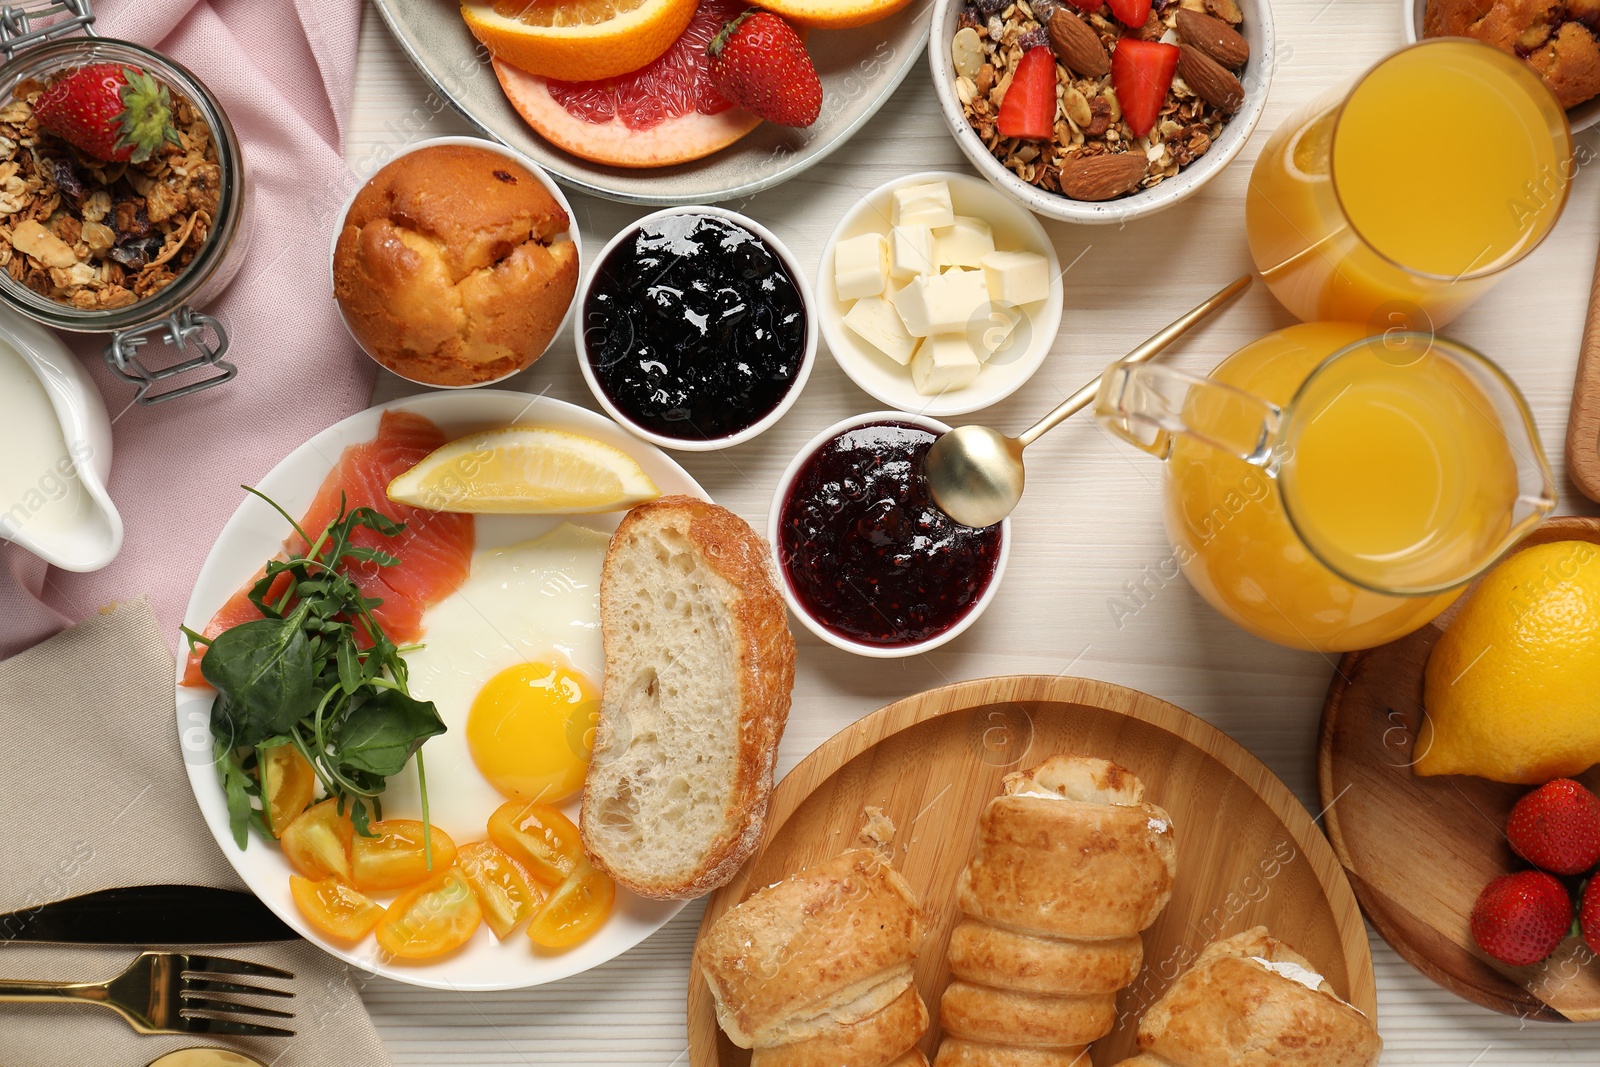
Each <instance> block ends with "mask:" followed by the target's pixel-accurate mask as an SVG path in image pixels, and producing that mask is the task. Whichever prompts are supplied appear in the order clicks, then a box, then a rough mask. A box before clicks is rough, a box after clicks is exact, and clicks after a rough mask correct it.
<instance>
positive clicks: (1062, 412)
mask: <svg viewBox="0 0 1600 1067" xmlns="http://www.w3.org/2000/svg"><path fill="white" fill-rule="evenodd" d="M1251 280H1252V279H1251V277H1250V275H1248V274H1246V275H1245V276H1244V277H1242V278H1239V279H1238V280H1236V281H1235V282H1233V283H1232V284H1231V285H1229V286H1228V287H1227V288H1225V289H1223V290H1221V291H1220V292H1218V293H1215V294H1213V295H1212V296H1211V297H1209V298H1208V299H1206V300H1205V301H1204V302H1203V303H1201V304H1200V305H1199V306H1198V307H1196V308H1194V309H1193V310H1192V311H1190V312H1188V313H1187V314H1185V315H1182V316H1181V317H1179V318H1178V319H1177V320H1176V321H1174V322H1172V323H1170V324H1169V325H1167V326H1166V327H1164V328H1163V329H1162V330H1161V331H1160V332H1159V333H1157V334H1156V335H1155V336H1153V337H1151V338H1150V339H1149V340H1148V341H1146V342H1145V343H1144V344H1142V345H1140V346H1139V347H1138V348H1135V349H1134V350H1133V351H1132V352H1129V353H1128V354H1127V355H1126V356H1124V357H1123V361H1124V362H1127V363H1143V362H1145V361H1146V360H1149V359H1152V358H1154V357H1155V355H1156V354H1157V353H1158V352H1160V351H1161V350H1162V349H1164V348H1166V347H1167V346H1168V345H1170V344H1171V343H1172V342H1174V341H1176V340H1177V339H1178V338H1180V337H1182V336H1183V335H1184V334H1186V333H1188V332H1189V330H1190V328H1191V327H1193V326H1194V325H1195V324H1196V323H1198V322H1201V321H1203V320H1205V319H1207V318H1210V317H1211V315H1212V314H1213V313H1215V312H1216V311H1217V310H1218V309H1220V308H1221V307H1222V306H1223V305H1224V304H1226V303H1227V302H1228V301H1230V300H1232V299H1233V298H1234V297H1236V296H1238V295H1239V294H1240V293H1242V292H1244V291H1245V290H1246V289H1248V288H1250V282H1251ZM1099 390H1100V379H1098V378H1096V379H1095V380H1094V381H1092V382H1090V383H1089V384H1088V385H1086V386H1084V387H1083V388H1082V389H1079V390H1078V391H1077V392H1076V393H1073V394H1072V395H1071V396H1069V397H1067V399H1066V401H1065V402H1063V403H1062V404H1061V406H1060V407H1058V408H1056V409H1055V410H1054V411H1052V412H1050V414H1048V415H1046V416H1045V417H1044V418H1042V419H1040V420H1039V421H1038V422H1036V423H1034V424H1033V425H1032V426H1030V427H1028V428H1027V429H1026V430H1023V431H1022V432H1021V433H1020V434H1018V435H1017V436H1015V437H1007V436H1006V435H1005V434H1003V433H1001V432H1000V431H999V430H995V429H991V428H990V427H988V426H978V425H968V426H957V427H956V428H955V429H953V430H951V431H950V432H949V433H947V434H942V435H941V436H940V437H939V439H938V440H937V441H935V442H934V443H933V447H932V448H931V449H929V450H928V458H927V460H926V461H925V463H924V467H923V470H924V472H925V473H926V475H927V478H928V491H929V492H930V493H931V494H932V495H933V502H934V503H935V504H938V505H939V508H940V510H941V511H943V512H944V513H945V514H946V515H949V516H950V517H951V518H952V519H955V520H956V521H957V522H959V523H963V524H965V525H967V526H976V527H983V526H993V525H994V524H995V523H997V522H999V521H1000V520H1001V519H1003V518H1005V517H1006V516H1007V515H1009V514H1011V510H1012V509H1013V508H1015V507H1016V506H1017V501H1019V500H1021V499H1022V483H1023V469H1022V450H1023V449H1024V448H1027V447H1028V446H1029V445H1031V444H1033V443H1034V442H1035V441H1037V440H1038V439H1039V438H1041V437H1043V436H1044V435H1045V434H1046V433H1048V432H1049V431H1051V430H1053V429H1055V428H1056V427H1057V426H1059V425H1060V424H1061V423H1062V422H1063V421H1064V420H1065V419H1066V418H1067V416H1069V415H1072V414H1075V413H1077V412H1079V411H1081V410H1083V409H1084V408H1086V407H1088V406H1089V405H1090V404H1092V403H1093V402H1094V397H1095V394H1096V393H1097V392H1099Z"/></svg>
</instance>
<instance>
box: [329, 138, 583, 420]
mask: <svg viewBox="0 0 1600 1067" xmlns="http://www.w3.org/2000/svg"><path fill="white" fill-rule="evenodd" d="M440 145H462V146H465V147H467V148H482V149H485V150H486V151H489V152H496V153H498V154H500V155H502V156H505V157H506V158H507V159H509V160H511V161H512V162H513V163H516V164H518V165H519V166H522V167H525V168H527V170H528V172H529V173H530V174H532V175H533V176H534V177H535V178H538V179H539V184H540V185H542V186H544V187H545V190H546V191H547V192H548V193H549V194H550V195H551V196H553V197H555V201H556V203H558V204H560V205H561V210H562V211H565V212H566V213H567V222H568V225H567V228H566V229H565V230H563V231H562V232H561V233H559V234H556V235H555V236H557V237H563V238H565V239H566V240H568V241H571V242H572V247H573V248H575V249H577V252H578V277H580V278H582V277H583V267H584V263H585V262H587V261H586V260H585V259H584V255H583V238H582V237H581V236H580V235H579V234H578V220H577V219H576V218H574V217H573V214H572V203H571V202H570V201H569V200H568V199H567V194H566V193H563V192H562V191H561V187H560V186H559V185H557V184H556V183H555V181H554V179H552V178H551V177H550V175H549V174H548V173H547V172H546V171H545V169H544V168H543V167H541V166H539V164H537V163H535V162H534V161H533V160H532V159H530V158H528V157H527V156H525V155H523V154H522V153H521V152H518V151H516V150H515V149H511V148H507V147H506V146H505V145H503V144H501V143H500V142H498V141H486V140H484V139H483V138H482V137H434V138H430V139H429V140H426V141H418V142H417V143H416V144H409V145H406V146H405V147H404V148H402V149H400V151H398V152H396V153H395V155H394V159H390V160H389V161H388V162H386V163H385V164H384V166H385V167H387V166H388V165H389V164H390V163H393V162H394V160H395V159H399V158H400V157H401V156H409V155H410V154H411V153H413V152H420V151H422V150H423V149H424V148H437V147H438V146H440ZM382 169H383V168H382V167H380V168H379V170H382ZM374 174H376V172H374ZM371 180H372V179H371V178H370V177H369V178H368V179H367V181H371ZM366 185H367V182H365V181H363V182H360V183H358V184H357V185H356V187H355V188H354V189H352V190H350V195H349V196H347V197H345V200H344V206H343V207H342V208H340V209H339V215H338V217H337V218H336V219H334V222H333V232H332V233H331V234H330V235H329V237H328V284H329V286H332V285H333V251H334V249H335V248H336V247H337V246H338V244H339V234H340V233H341V232H343V230H344V220H345V216H347V215H349V214H350V205H351V204H353V203H355V201H356V197H357V196H358V195H359V194H360V192H361V190H362V189H364V188H366ZM335 303H337V301H335ZM577 304H578V299H577V297H576V296H574V297H573V300H572V302H571V303H569V304H568V305H567V313H566V314H565V315H563V316H562V318H561V324H560V325H559V326H557V327H556V329H555V332H554V333H552V334H551V335H550V342H549V343H548V344H546V345H545V346H544V348H542V349H540V350H539V355H537V356H534V357H533V359H532V360H529V366H531V365H532V364H533V363H534V362H536V361H537V360H538V359H539V358H540V357H541V356H543V355H544V354H545V352H547V351H549V350H550V344H553V343H555V339H556V338H557V337H560V336H561V334H562V332H563V331H564V330H565V329H566V328H567V323H568V322H571V321H572V309H573V308H574V307H576V306H577ZM339 321H341V322H343V323H344V328H345V331H346V332H347V333H349V334H350V339H351V340H352V341H354V342H355V343H356V344H357V345H358V346H360V348H361V351H363V352H365V353H366V354H367V355H368V356H369V357H371V358H372V361H373V362H374V363H377V364H378V366H380V367H383V368H384V369H385V370H387V371H389V372H390V373H392V374H396V375H399V377H401V378H405V379H406V381H408V382H416V383H417V384H418V385H426V386H427V387H428V388H429V389H479V388H482V387H483V386H485V385H494V384H495V383H496V382H503V381H505V380H506V379H507V378H509V377H511V375H513V374H521V373H522V372H523V371H525V370H527V369H528V368H527V367H519V368H517V369H516V370H514V371H512V372H511V374H503V375H501V376H500V377H498V378H492V379H490V380H489V381H486V382H475V383H473V384H472V385H439V384H437V383H435V382H429V381H424V380H423V379H421V378H412V377H409V376H408V375H404V374H400V372H399V371H397V370H394V368H392V367H388V366H385V365H384V364H383V363H382V362H381V361H380V360H378V358H377V357H376V356H373V355H372V351H371V349H369V348H367V346H366V345H365V344H363V343H362V341H361V338H359V337H357V336H356V332H355V331H354V330H352V329H351V328H350V320H349V319H348V318H346V317H345V313H344V308H343V307H340V308H339Z"/></svg>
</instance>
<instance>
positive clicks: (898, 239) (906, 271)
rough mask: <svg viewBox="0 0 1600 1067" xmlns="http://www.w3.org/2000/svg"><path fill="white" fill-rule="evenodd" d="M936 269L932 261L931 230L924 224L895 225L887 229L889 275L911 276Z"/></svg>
mask: <svg viewBox="0 0 1600 1067" xmlns="http://www.w3.org/2000/svg"><path fill="white" fill-rule="evenodd" d="M936 270H938V268H937V267H935V266H934V262H933V231H932V230H930V229H928V228H927V227H926V226H895V227H893V228H892V229H890V230H889V276H890V277H891V278H913V277H916V276H917V275H918V274H932V273H934V271H936Z"/></svg>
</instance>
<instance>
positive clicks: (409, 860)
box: [351, 819, 456, 893]
mask: <svg viewBox="0 0 1600 1067" xmlns="http://www.w3.org/2000/svg"><path fill="white" fill-rule="evenodd" d="M422 829H423V827H422V823H421V822H419V821H418V820H416V819H380V820H378V821H377V822H375V823H371V824H369V825H368V826H367V830H368V831H369V832H370V833H372V834H373V835H374V836H372V837H363V836H362V835H360V834H357V835H356V836H355V841H354V844H353V847H352V849H351V863H352V870H353V871H354V875H353V877H352V882H353V883H354V885H355V887H356V888H357V889H360V890H362V891H363V892H366V893H381V892H383V891H384V890H386V889H409V888H411V887H412V886H414V885H416V884H418V883H419V882H423V881H426V880H427V878H428V876H429V875H431V874H436V873H438V872H439V871H442V870H444V869H445V868H446V867H449V866H450V865H451V864H453V863H455V861H456V843H455V842H454V841H452V840H450V835H449V834H447V833H445V832H444V831H443V830H441V829H439V828H438V827H437V826H435V827H433V828H432V829H433V863H432V864H431V865H430V864H429V863H428V858H427V855H426V854H425V852H424V850H423V839H422Z"/></svg>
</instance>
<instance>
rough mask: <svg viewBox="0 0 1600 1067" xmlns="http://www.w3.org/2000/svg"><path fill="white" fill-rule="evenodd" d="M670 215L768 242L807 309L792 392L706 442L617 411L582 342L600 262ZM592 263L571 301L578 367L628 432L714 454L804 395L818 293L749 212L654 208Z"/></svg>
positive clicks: (761, 428) (813, 353)
mask: <svg viewBox="0 0 1600 1067" xmlns="http://www.w3.org/2000/svg"><path fill="white" fill-rule="evenodd" d="M672 215H713V216H715V217H717V218H720V219H727V220H728V221H729V222H731V223H733V224H734V225H736V226H742V227H744V228H745V229H747V230H749V231H750V232H751V233H753V234H755V235H756V236H757V237H759V238H761V239H762V240H763V241H765V242H766V244H767V247H768V248H770V249H772V252H773V254H774V255H776V256H777V257H778V258H779V259H780V260H782V261H783V265H784V266H785V267H787V268H788V270H789V277H790V278H792V279H794V285H795V289H796V290H797V291H798V292H799V294H800V306H801V307H802V308H803V309H805V316H806V350H805V354H804V355H802V356H801V357H800V369H799V371H797V372H796V373H795V376H794V381H792V382H790V383H789V391H788V392H787V393H785V394H784V396H783V399H782V400H780V401H779V402H778V406H777V407H775V408H773V409H772V410H771V411H770V412H768V413H767V414H766V415H765V416H764V417H763V418H762V419H761V420H760V421H759V422H756V423H753V424H751V425H750V426H747V427H745V428H744V429H743V430H740V431H739V432H738V433H735V434H729V435H728V436H726V437H713V438H710V439H708V440H699V439H697V438H684V437H668V436H666V435H665V434H659V433H656V432H655V431H654V430H650V429H647V428H646V427H644V426H641V425H639V424H638V423H637V422H635V421H633V419H631V418H629V417H628V414H627V412H625V411H622V410H620V409H618V407H617V406H616V405H615V404H613V403H612V402H611V398H610V397H608V396H607V395H606V391H605V390H604V389H602V388H601V387H600V379H599V378H597V377H595V373H594V367H592V366H591V365H590V363H589V346H588V344H587V343H586V342H585V340H584V333H585V331H584V326H583V308H584V306H585V305H586V304H587V303H588V300H589V289H590V288H591V287H592V286H593V284H594V275H595V272H596V271H597V270H599V268H600V266H601V264H603V263H605V261H606V259H607V258H608V257H609V256H610V255H611V252H612V250H613V249H614V248H616V247H617V246H618V245H620V244H621V243H622V242H623V241H624V240H626V239H628V238H630V237H632V236H633V235H634V234H635V233H637V232H638V231H639V228H640V227H642V226H645V225H647V224H648V223H651V222H654V221H655V220H656V219H661V218H667V217H669V216H672ZM594 264H595V270H591V271H590V272H589V273H588V275H587V276H585V277H584V279H583V281H582V282H581V283H580V284H579V285H578V296H577V299H575V300H574V301H573V304H574V305H575V306H576V307H577V308H578V312H577V323H576V325H575V326H574V327H573V340H574V341H575V342H576V344H577V347H578V369H579V370H580V371H582V372H583V380H584V381H585V382H587V383H588V384H589V391H590V392H591V393H593V394H594V399H595V402H596V403H598V404H599V405H600V406H601V407H602V408H604V409H605V412H606V414H608V415H610V416H611V417H612V418H613V419H616V420H617V422H619V423H621V424H622V425H623V426H624V427H626V428H627V430H628V432H629V433H632V434H634V435H635V436H636V437H639V438H641V439H643V440H645V441H649V442H650V443H651V444H653V445H655V446H657V447H658V448H672V449H677V450H678V451H680V452H713V451H715V450H717V449H719V448H731V447H732V446H734V445H739V444H743V443H744V442H746V441H749V440H751V439H752V438H754V437H757V436H759V435H760V434H761V433H763V432H765V431H766V430H767V429H768V428H769V427H771V426H772V425H773V424H774V423H776V422H777V421H778V420H779V419H781V418H783V416H784V415H786V414H787V413H788V411H789V409H790V408H792V407H794V402H795V401H796V400H798V399H799V398H800V392H801V390H803V389H805V387H806V381H807V380H808V379H810V377H811V368H812V367H813V366H815V365H816V362H817V300H816V295H815V294H814V293H812V291H811V285H810V283H809V282H808V281H806V275H805V272H804V271H803V270H801V269H800V261H799V260H798V259H795V258H794V253H793V252H790V251H789V247H788V246H787V245H785V244H784V243H783V242H782V241H780V240H778V238H777V235H776V234H774V233H773V232H772V231H771V230H769V229H767V228H766V227H765V226H763V225H761V224H760V223H759V222H756V221H755V220H754V219H752V218H750V217H749V216H747V215H741V214H739V213H738V212H737V211H729V210H728V209H727V208H720V207H703V206H692V207H669V208H663V209H662V210H660V211H652V212H651V213H650V214H648V215H646V216H644V217H643V218H642V219H640V220H639V221H637V222H635V223H632V224H631V225H629V226H627V227H626V228H624V229H623V230H622V232H620V233H618V234H617V235H616V236H615V237H613V238H611V240H609V241H607V242H606V245H605V247H604V248H602V249H601V250H600V254H599V255H598V256H596V257H595V258H594Z"/></svg>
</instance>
